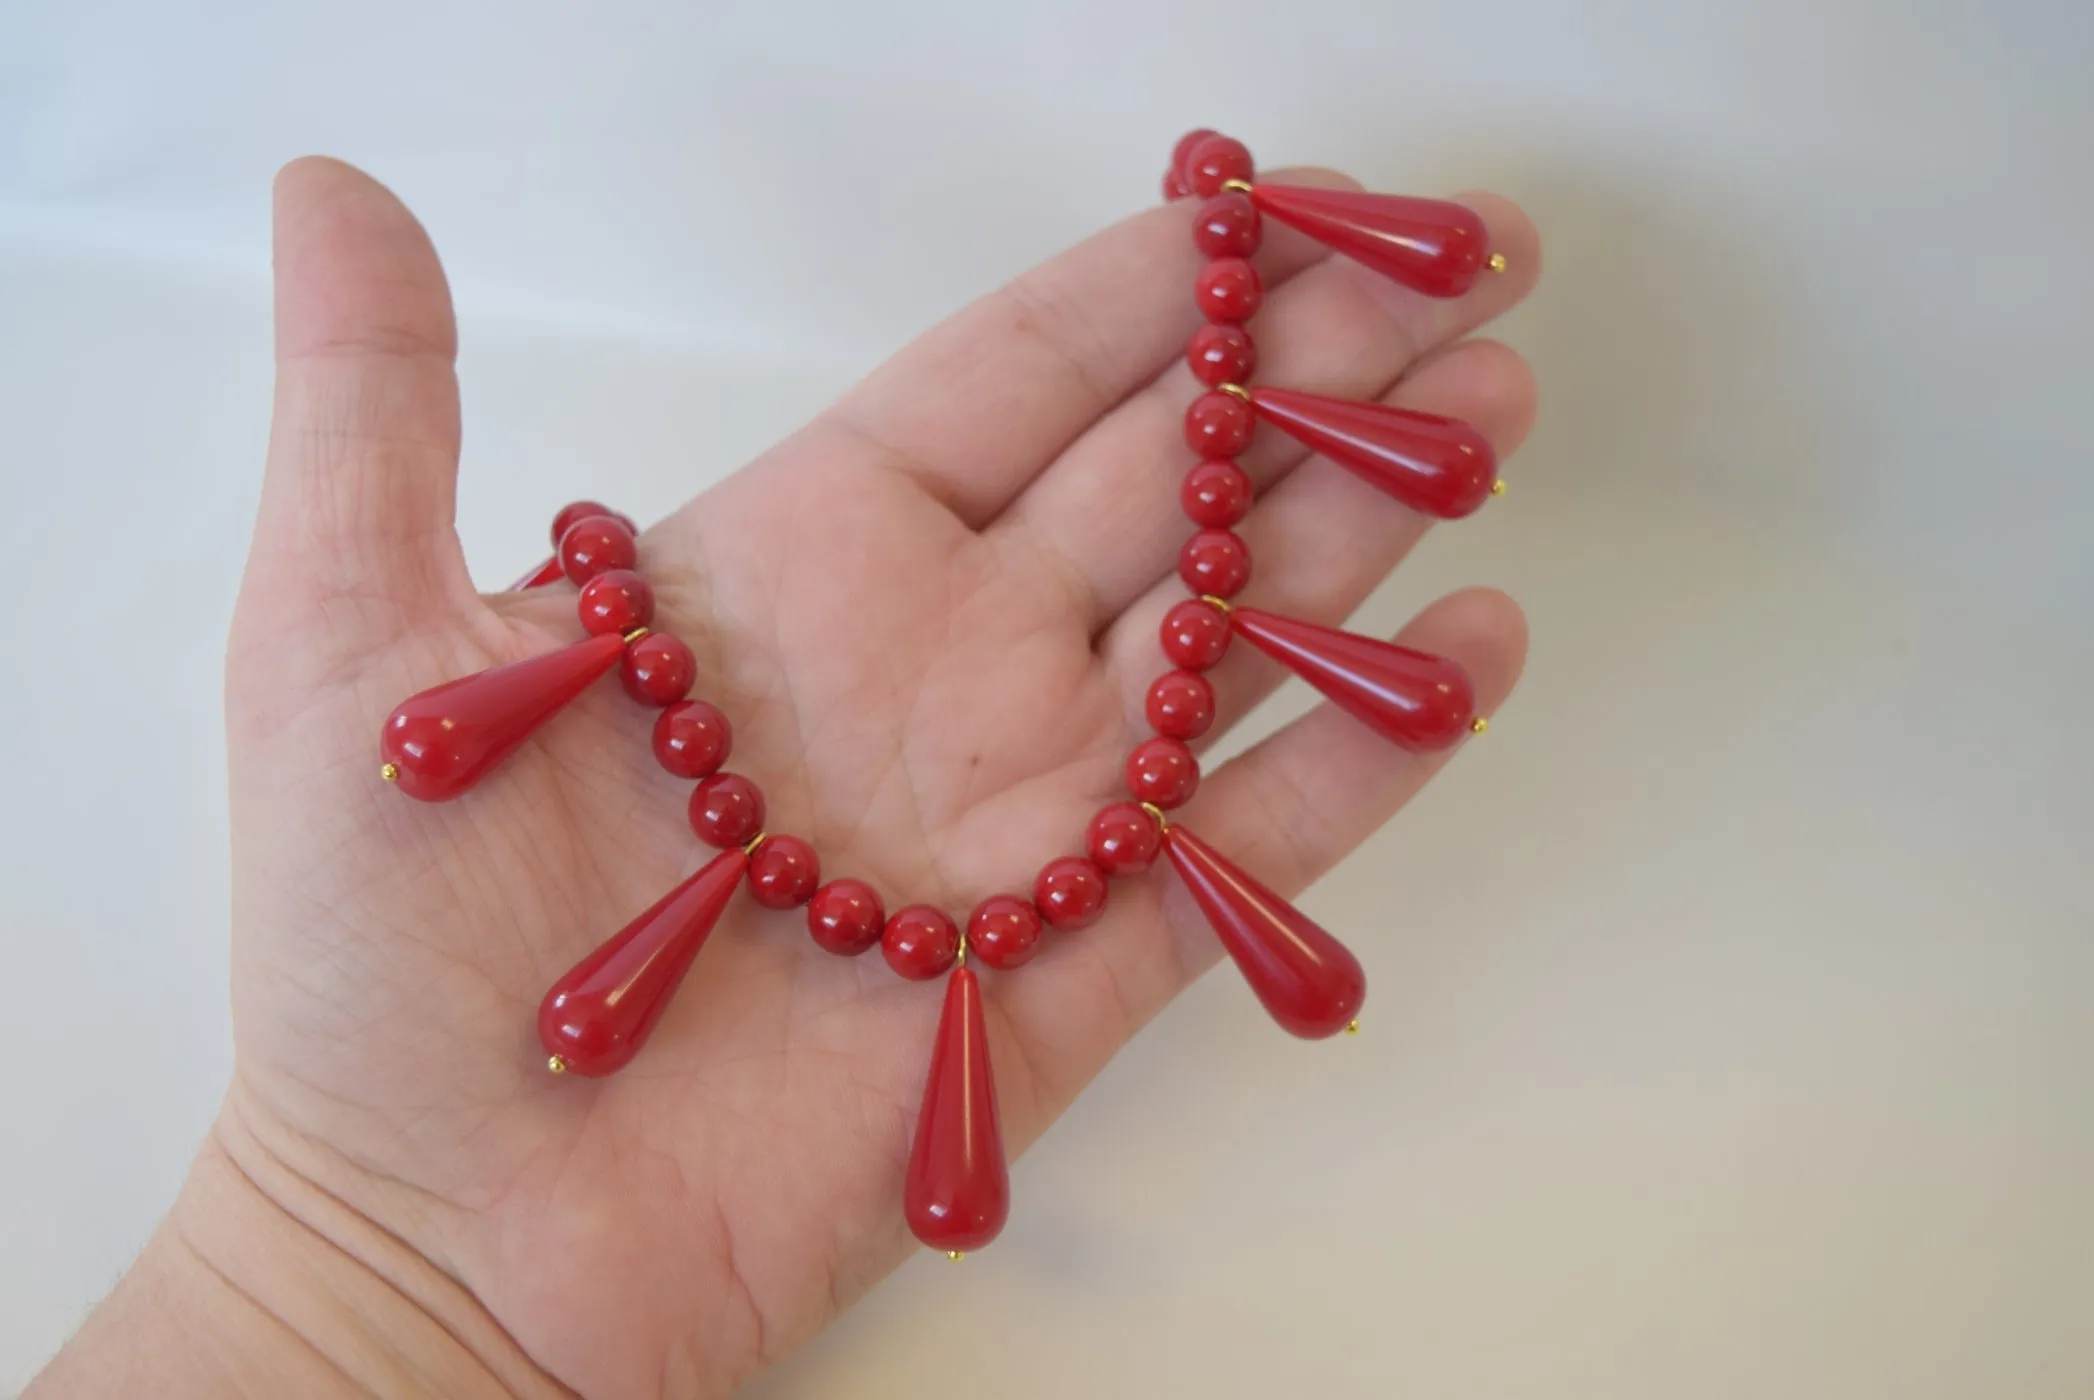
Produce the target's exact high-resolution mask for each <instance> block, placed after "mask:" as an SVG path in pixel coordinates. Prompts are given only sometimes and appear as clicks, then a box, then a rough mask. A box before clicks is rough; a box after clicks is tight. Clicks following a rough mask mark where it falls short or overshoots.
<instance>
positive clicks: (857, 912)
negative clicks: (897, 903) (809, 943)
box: [807, 880, 887, 958]
mask: <svg viewBox="0 0 2094 1400" xmlns="http://www.w3.org/2000/svg"><path fill="white" fill-rule="evenodd" d="M886 923H887V907H886V906H885V905H883V904H882V903H880V892H879V891H878V890H876V889H874V888H873V887H872V886H871V885H868V884H866V883H865V881H863V880H831V881H830V882H829V883H828V884H826V885H823V886H822V887H821V888H820V889H818V890H816V891H815V892H814V898H813V899H810V900H809V901H807V932H808V933H809V934H811V935H813V937H814V941H815V942H816V943H818V944H820V945H821V946H822V947H824V948H826V949H828V950H829V951H830V952H832V953H835V954H836V955H837V956H839V957H845V958H854V957H856V956H857V955H858V954H860V953H862V952H864V951H865V950H866V949H868V948H870V947H872V945H873V944H875V943H877V942H879V941H880V931H881V929H882V928H883V927H885V925H886Z"/></svg>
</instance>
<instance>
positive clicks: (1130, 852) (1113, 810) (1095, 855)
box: [1083, 802, 1163, 875]
mask: <svg viewBox="0 0 2094 1400" xmlns="http://www.w3.org/2000/svg"><path fill="white" fill-rule="evenodd" d="M1083 844H1084V849H1086V850H1088V851H1089V852H1090V853H1091V861H1092V863H1093V864H1095V865H1096V866H1097V867H1098V868H1099V869H1100V870H1102V871H1104V872H1105V873H1106V874H1108V875H1139V874H1141V873H1142V872H1143V871H1144V870H1147V869H1148V868H1149V867H1150V866H1151V865H1153V864H1155V861H1156V853H1157V851H1159V850H1160V849H1162V847H1163V833H1162V831H1160V830H1158V829H1157V826H1156V819H1155V818H1154V817H1152V816H1150V815H1149V814H1148V813H1147V812H1144V811H1143V810H1142V809H1141V808H1140V807H1138V806H1136V805H1135V804H1134V803H1132V802H1115V803H1113V804H1112V805H1111V806H1110V807H1101V808H1100V809H1099V810H1098V815H1097V816H1095V817H1092V818H1091V824H1090V826H1088V827H1086V828H1085V829H1084V833H1083Z"/></svg>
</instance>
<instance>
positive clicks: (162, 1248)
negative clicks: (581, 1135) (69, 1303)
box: [25, 1091, 571, 1400]
mask: <svg viewBox="0 0 2094 1400" xmlns="http://www.w3.org/2000/svg"><path fill="white" fill-rule="evenodd" d="M236 1092H237V1091H236ZM140 1393H151V1394H155V1395H162V1396H168V1397H171V1400H179V1398H180V1397H186V1396H191V1395H197V1396H201V1395H211V1396H248V1395H255V1396H263V1395H267V1396H281V1395H298V1396H301V1397H308V1396H309V1397H314V1400H324V1397H328V1396H333V1395H356V1396H368V1395H373V1394H376V1395H387V1396H392V1395H429V1396H444V1397H453V1396H456V1397H461V1400H483V1397H484V1398H485V1400H523V1398H524V1397H530V1400H537V1397H540V1396H567V1395H570V1394H571V1392H569V1391H567V1390H566V1389H565V1388H564V1387H562V1386H560V1385H559V1384H558V1383H556V1382H555V1381H553V1380H552V1379H551V1378H550V1377H548V1376H547V1375H546V1374H545V1373H544V1372H543V1371H541V1370H540V1369H539V1368H538V1367H537V1366H536V1365H535V1364H534V1363H533V1362H532V1361H531V1359H530V1358H529V1357H528V1356H527V1355H526V1354H525V1353H524V1352H523V1350H522V1348H521V1347H519V1346H517V1344H516V1343H515V1341H514V1340H513V1339H511V1338H510V1337H509V1336H508V1334H507V1333H506V1332H505V1331H504V1330H503V1329H502V1327H501V1325H500V1324H499V1323H497V1322H496V1321H495V1320H494V1318H493V1317H492V1316H490V1315H489V1314H488V1313H487V1312H486V1310H485V1309H484V1308H482V1307H481V1306H480V1304H479V1302H478V1301H477V1300H476V1299H475V1298H474V1297H473V1296H472V1294H471V1293H470V1292H469V1291H468V1290H467V1289H466V1288H464V1287H463V1286H462V1285H461V1284H459V1283H458V1282H457V1280H455V1279H453V1278H451V1277H450V1276H449V1275H448V1274H445V1273H444V1272H443V1271H442V1270H441V1269H440V1268H438V1267H437V1266H436V1265H434V1264H432V1263H431V1262H430V1261H429V1260H428V1259H427V1258H426V1257H424V1256H423V1255H422V1254H421V1253H420V1252H418V1251H417V1250H415V1249H414V1248H412V1247H411V1246H409V1245H408V1244H407V1243H406V1242H404V1241H402V1240H401V1239H399V1238H398V1237H397V1236H395V1235H393V1234H392V1233H390V1232H389V1231H387V1230H385V1229H384V1228H383V1227H381V1226H379V1225H378V1224H376V1223H375V1222H373V1221H372V1220H370V1219H369V1218H368V1217H366V1216H364V1215H363V1214H361V1213H360V1212H358V1211H357V1210H355V1209H354V1208H353V1207H351V1206H349V1205H347V1204H346V1203H345V1202H343V1201H342V1200H341V1199H340V1198H338V1197H337V1196H335V1195H333V1194H331V1193H330V1192H328V1191H327V1190H326V1189H325V1188H324V1187H322V1186H321V1185H319V1184H317V1183H315V1182H314V1181H312V1180H310V1179H309V1178H306V1177H303V1176H300V1175H298V1174H297V1173H295V1172H292V1171H290V1170H289V1169H288V1168H286V1167H284V1166H283V1165H282V1164H281V1163H280V1162H278V1161H277V1160H276V1159H274V1158H273V1157H271V1156H270V1155H269V1154H268V1153H267V1152H266V1151H265V1150H264V1149H262V1148H261V1146H260V1144H259V1143H258V1142H257V1140H256V1139H255V1138H254V1137H253V1136H252V1135H251V1134H248V1133H247V1132H246V1131H245V1130H244V1128H243V1127H242V1126H241V1124H240V1121H239V1115H238V1113H237V1112H235V1111H232V1110H231V1109H229V1110H228V1111H227V1112H226V1113H225V1114H223V1115H221V1118H220V1121H219V1123H218V1124H217V1125H216V1126H215V1127H214V1129H213V1132H212V1135H211V1137H210V1139H209V1140H208V1141H207V1142H206V1143H205V1145H204V1148H203V1150H202V1151H201V1152H199V1153H198V1154H197V1159H196V1162H195V1163H194V1165H193V1166H192V1167H191V1169H190V1173H189V1177H188V1180H187V1181H186V1182H185V1183H184V1185H183V1188H182V1192H181V1195H180V1196H179V1197H178V1198H177V1200H176V1202H175V1205H174V1208H173V1209H172V1210H171V1211H169V1213H168V1216H167V1218H166V1219H165V1220H164V1221H162V1222H161V1225H160V1228H159V1229H158V1230H157V1231H155V1232H154V1235H153V1238H152V1239H151V1241H150V1242H148V1244H147V1245H146V1248H145V1250H144V1252H143V1253H141V1254H140V1255H139V1257H138V1259H137V1261H136V1262H135V1263H134V1264H133V1265H132V1267H131V1269H130V1270H129V1271H128V1272H127V1273H126V1274H125V1276H124V1278H123V1279H122V1280H121V1281H120V1282H119V1283H118V1285H117V1287H116V1290H115V1291H114V1292H113V1293H111V1295H110V1296H109V1298H108V1299H106V1300H105V1301H104V1302H103V1303H102V1304H101V1305H100V1306H99V1307H98V1308H96V1310H95V1312H94V1314H93V1315H92V1316H90V1318H89V1319H88V1321H87V1323H86V1324H85V1325H84V1326H83V1327H82V1328H81V1330H80V1332H79V1334H78V1335H77V1336H75V1337H74V1339H73V1340H72V1342H71V1343H69V1344H68V1345H67V1347H66V1349H65V1350H64V1351H63V1352H61V1353H60V1354H59V1356H58V1358H57V1359H56V1360H55V1361H53V1362H52V1364H51V1366H50V1367H49V1369H47V1370H46V1371H45V1372H44V1374H43V1375H42V1376H40V1377H39V1378H38V1379H37V1381H36V1383H35V1384H33V1385H32V1386H31V1387H30V1389H29V1391H28V1392H27V1393H26V1395H25V1400H61V1397H74V1396H95V1395H105V1394H106V1395H117V1394H125V1395H129V1394H140Z"/></svg>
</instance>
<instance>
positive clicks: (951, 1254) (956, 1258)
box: [945, 1249, 967, 1264]
mask: <svg viewBox="0 0 2094 1400" xmlns="http://www.w3.org/2000/svg"><path fill="white" fill-rule="evenodd" d="M945 1257H946V1258H948V1259H950V1260H952V1261H953V1263H955V1264H957V1263H959V1262H960V1261H961V1260H962V1259H965V1258H966V1257H967V1256H966V1255H964V1254H962V1253H960V1251H959V1250H957V1249H948V1250H946V1251H945Z"/></svg>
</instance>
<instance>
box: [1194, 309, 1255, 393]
mask: <svg viewBox="0 0 2094 1400" xmlns="http://www.w3.org/2000/svg"><path fill="white" fill-rule="evenodd" d="M1185 364H1186V367H1187V368H1188V369H1190V370H1191V371H1192V377H1193V378H1195V379H1197V380H1199V381H1200V382H1201V383H1202V384H1205V385H1206V386H1207V387H1208V388H1210V389H1217V388H1220V387H1221V386H1222V385H1224V384H1241V383H1243V382H1244V381H1245V380H1247V379H1249V378H1250V377H1251V371H1252V370H1254V369H1256V368H1257V367H1258V347H1257V346H1256V345H1254V344H1252V343H1251V333H1250V332H1249V331H1247V330H1245V329H1244V328H1243V327H1241V326H1225V325H1221V324H1218V323H1215V322H1209V323H1208V324H1207V325H1204V326H1202V327H1200V328H1199V329H1198V330H1196V331H1194V332H1193V333H1192V339H1191V340H1190V341H1188V342H1186V345H1185Z"/></svg>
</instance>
